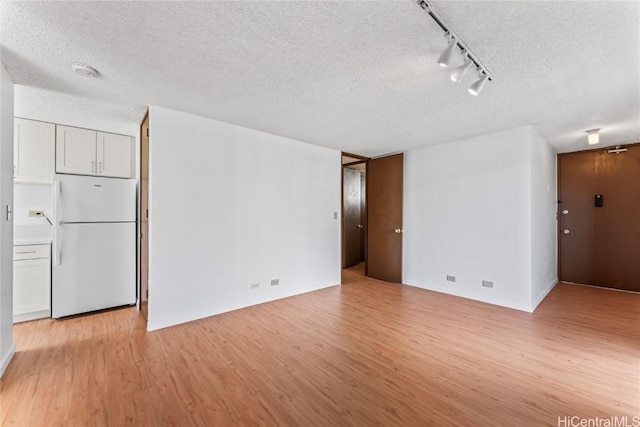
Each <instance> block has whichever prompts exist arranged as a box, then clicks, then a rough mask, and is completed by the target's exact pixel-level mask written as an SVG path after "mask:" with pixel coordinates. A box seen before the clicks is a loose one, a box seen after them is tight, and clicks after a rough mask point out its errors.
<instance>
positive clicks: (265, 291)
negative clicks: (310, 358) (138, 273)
mask: <svg viewBox="0 0 640 427" xmlns="http://www.w3.org/2000/svg"><path fill="white" fill-rule="evenodd" d="M149 117H150V122H149V124H150V130H149V132H150V179H149V181H150V189H149V207H150V208H149V212H150V218H149V228H150V229H149V322H148V328H149V330H153V329H158V328H162V327H166V326H171V325H175V324H178V323H182V322H187V321H190V320H194V319H198V318H202V317H206V316H211V315H214V314H218V313H222V312H225V311H229V310H234V309H237V308H241V307H246V306H249V305H253V304H258V303H261V302H265V301H270V300H274V299H277V298H282V297H286V296H290V295H295V294H299V293H303V292H308V291H313V290H317V289H320V288H323V287H327V286H331V285H336V284H339V283H340V221H339V219H334V212H338V218H339V214H340V174H341V153H340V152H338V151H335V150H331V149H327V148H322V147H318V146H314V145H309V144H305V143H302V142H299V141H294V140H290V139H287V138H282V137H279V136H275V135H270V134H267V133H263V132H258V131H254V130H250V129H246V128H242V127H238V126H234V125H230V124H226V123H221V122H218V121H214V120H209V119H205V118H202V117H197V116H193V115H189V114H185V113H180V112H177V111H172V110H167V109H164V108H160V107H154V106H152V107H151V108H150V113H149ZM273 278H279V279H280V285H279V286H274V287H272V286H270V280H271V279H273ZM252 282H259V283H260V287H259V288H258V289H253V290H252V289H250V284H251V283H252Z"/></svg>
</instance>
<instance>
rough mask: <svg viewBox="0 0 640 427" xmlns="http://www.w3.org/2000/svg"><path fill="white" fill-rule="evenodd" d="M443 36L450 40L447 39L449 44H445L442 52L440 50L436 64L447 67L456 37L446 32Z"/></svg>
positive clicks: (455, 43) (454, 46)
mask: <svg viewBox="0 0 640 427" xmlns="http://www.w3.org/2000/svg"><path fill="white" fill-rule="evenodd" d="M445 37H447V38H450V39H451V40H450V41H449V46H447V48H446V49H445V50H444V52H442V55H440V58H438V64H440V65H441V66H443V67H448V66H449V63H450V62H451V58H452V57H453V52H454V49H455V48H456V45H457V44H458V42H456V38H455V37H453V36H452V35H451V34H449V33H448V32H447V33H446V34H445Z"/></svg>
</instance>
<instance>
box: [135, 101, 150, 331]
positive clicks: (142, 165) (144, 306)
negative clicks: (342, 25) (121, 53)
mask: <svg viewBox="0 0 640 427" xmlns="http://www.w3.org/2000/svg"><path fill="white" fill-rule="evenodd" d="M145 131H146V135H144V132H145ZM145 138H146V140H147V143H146V149H147V155H146V156H145V155H143V154H144V153H143V149H144V147H145V144H143V139H145ZM139 151H140V160H139V176H138V178H139V179H138V236H137V237H138V238H137V240H138V245H137V246H138V254H137V255H138V280H137V282H138V287H137V291H138V292H137V293H138V310H139V311H140V312H141V313H142V314H143V317H144V319H145V322H146V321H147V320H148V312H147V310H148V296H147V295H148V289H149V236H148V232H149V228H148V226H147V230H146V231H147V236H146V238H145V239H143V238H142V237H143V236H142V223H143V215H145V216H146V215H147V212H143V209H144V208H143V206H145V204H143V200H142V197H143V193H144V194H146V196H147V202H146V206H148V205H149V201H148V199H149V189H148V185H149V183H148V176H147V184H146V185H147V190H146V192H143V191H142V190H143V179H142V173H143V171H145V170H146V171H147V175H148V171H149V110H148V109H147V113H146V114H145V116H144V118H143V119H142V122H141V123H140V150H139ZM147 210H148V209H147ZM143 245H145V246H146V248H145V247H143ZM143 249H146V254H147V257H146V261H147V262H146V263H143V262H142V260H143V256H142V254H143ZM144 272H146V275H145V277H146V279H147V283H146V286H143V280H142V278H143V273H144ZM143 293H144V294H145V295H143Z"/></svg>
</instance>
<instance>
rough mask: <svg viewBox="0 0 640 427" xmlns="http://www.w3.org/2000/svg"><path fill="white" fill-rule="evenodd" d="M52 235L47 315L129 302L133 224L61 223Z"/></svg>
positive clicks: (133, 267) (133, 293) (133, 272)
mask: <svg viewBox="0 0 640 427" xmlns="http://www.w3.org/2000/svg"><path fill="white" fill-rule="evenodd" d="M58 239H59V243H60V245H59V248H60V252H59V258H58V262H59V263H58V265H54V267H53V275H52V285H51V286H52V288H51V312H52V317H54V318H59V317H63V316H70V315H72V314H79V313H86V312H89V311H94V310H101V309H104V308H110V307H117V306H121V305H126V304H135V302H136V225H135V223H113V224H91V223H90V224H64V225H61V226H60V227H59V233H58Z"/></svg>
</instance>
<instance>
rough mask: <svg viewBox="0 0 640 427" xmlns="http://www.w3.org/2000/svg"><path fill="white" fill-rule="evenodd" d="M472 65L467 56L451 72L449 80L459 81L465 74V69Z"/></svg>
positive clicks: (467, 69)
mask: <svg viewBox="0 0 640 427" xmlns="http://www.w3.org/2000/svg"><path fill="white" fill-rule="evenodd" d="M472 65H473V61H472V60H470V59H469V58H467V60H466V61H464V64H462V65H461V66H459V67H458V68H456V69H455V70H453V71H452V72H451V80H452V81H454V82H459V81H460V80H462V78H463V77H464V75H465V74H467V71H469V68H471V66H472Z"/></svg>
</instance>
